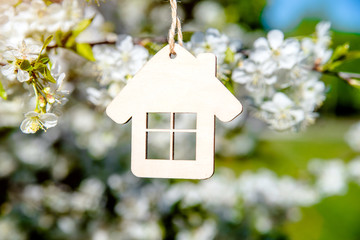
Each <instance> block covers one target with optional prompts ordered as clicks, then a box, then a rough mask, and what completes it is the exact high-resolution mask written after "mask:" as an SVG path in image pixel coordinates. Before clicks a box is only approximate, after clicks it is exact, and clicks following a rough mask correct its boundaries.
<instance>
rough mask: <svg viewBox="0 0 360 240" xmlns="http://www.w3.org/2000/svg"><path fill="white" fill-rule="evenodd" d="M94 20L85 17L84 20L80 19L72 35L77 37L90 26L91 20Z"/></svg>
mask: <svg viewBox="0 0 360 240" xmlns="http://www.w3.org/2000/svg"><path fill="white" fill-rule="evenodd" d="M93 20H94V18H89V19H84V20H82V21H80V22H79V23H78V25H76V27H75V28H74V30H73V31H72V35H73V36H74V37H75V38H76V37H77V36H79V34H80V33H81V32H82V31H84V30H85V29H86V28H88V27H89V25H90V24H91V22H92V21H93Z"/></svg>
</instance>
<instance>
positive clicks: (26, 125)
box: [20, 111, 58, 133]
mask: <svg viewBox="0 0 360 240" xmlns="http://www.w3.org/2000/svg"><path fill="white" fill-rule="evenodd" d="M57 121H58V118H57V116H56V115H55V114H53V113H43V114H42V113H37V112H34V111H30V112H28V113H26V114H25V119H24V121H22V123H21V126H20V129H21V131H22V132H23V133H35V132H37V131H38V130H39V129H43V130H46V129H48V128H52V127H55V126H56V124H57Z"/></svg>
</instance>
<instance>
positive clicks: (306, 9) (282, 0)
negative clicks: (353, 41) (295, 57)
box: [262, 0, 360, 33]
mask: <svg viewBox="0 0 360 240" xmlns="http://www.w3.org/2000/svg"><path fill="white" fill-rule="evenodd" d="M304 18H312V19H314V18H315V19H324V20H329V21H330V22H331V23H332V27H333V29H336V30H339V31H344V32H357V33H360V0H268V3H267V6H266V7H265V9H264V11H263V14H262V22H263V24H264V26H265V28H268V29H275V28H277V29H281V30H283V31H286V30H291V29H293V28H294V27H296V26H297V25H298V24H299V23H300V22H301V20H302V19H304Z"/></svg>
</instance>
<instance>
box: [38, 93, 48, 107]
mask: <svg viewBox="0 0 360 240" xmlns="http://www.w3.org/2000/svg"><path fill="white" fill-rule="evenodd" d="M39 105H40V107H42V108H43V107H45V106H46V101H45V98H44V97H43V96H41V95H40V96H39Z"/></svg>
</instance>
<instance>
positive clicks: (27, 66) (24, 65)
mask: <svg viewBox="0 0 360 240" xmlns="http://www.w3.org/2000/svg"><path fill="white" fill-rule="evenodd" d="M20 69H21V70H24V71H29V70H31V69H32V66H31V64H30V62H29V60H23V61H22V62H21V64H20Z"/></svg>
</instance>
